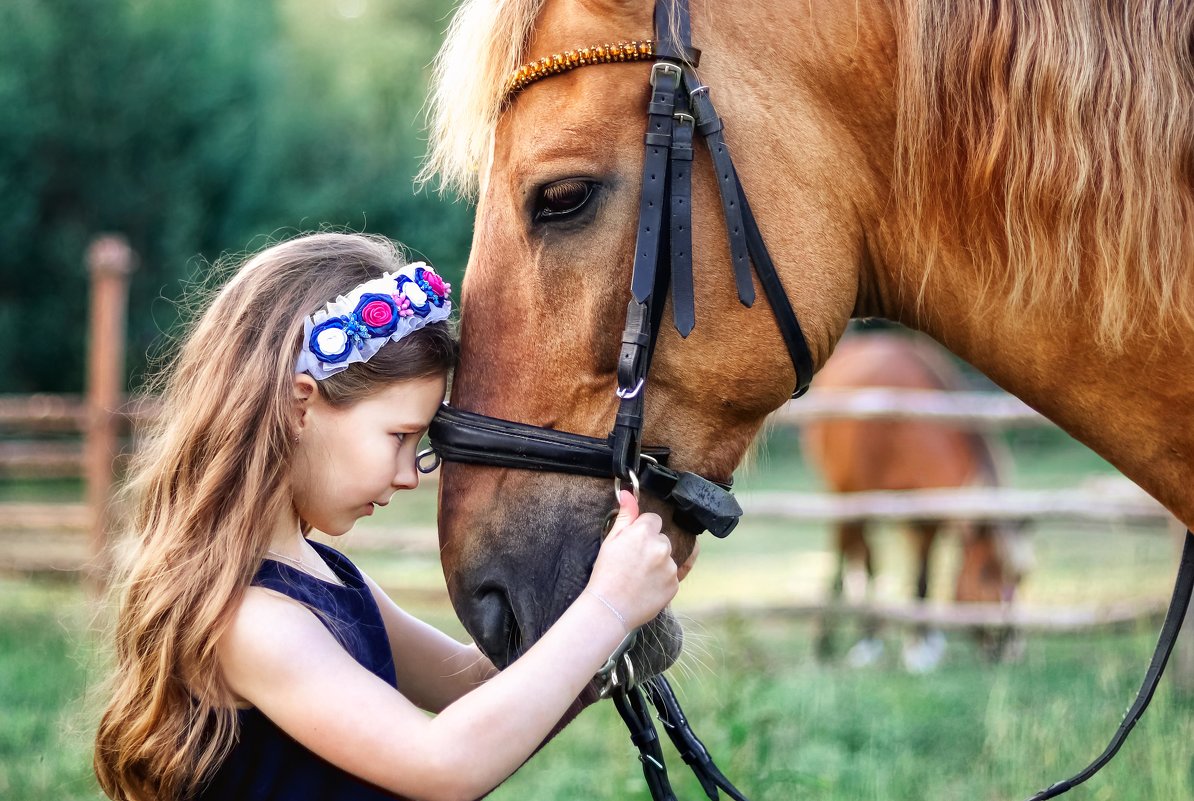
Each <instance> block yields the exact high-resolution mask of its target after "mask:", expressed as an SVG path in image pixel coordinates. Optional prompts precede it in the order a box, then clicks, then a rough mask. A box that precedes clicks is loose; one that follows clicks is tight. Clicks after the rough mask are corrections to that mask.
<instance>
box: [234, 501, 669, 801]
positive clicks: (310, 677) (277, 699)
mask: <svg viewBox="0 0 1194 801" xmlns="http://www.w3.org/2000/svg"><path fill="white" fill-rule="evenodd" d="M623 511H624V512H627V511H636V509H634V508H633V504H632V502H631V503H627V504H626V505H625V506H624V507H623ZM629 516H632V515H628V517H629ZM659 527H660V521H659V518H658V517H656V516H654V515H643V516H642V517H641V518H639V519H638V520H637V521H635V522H634V523H632V524H629V525H628V526H625V527H623V528H620V529H618V530H616V531H615V532H614V533H611V534H610V536H609V537H607V538H606V541H605V543H604V544H603V546H602V549H601V553H600V554H599V556H598V560H597V565H596V566H595V567H594V571H593V577H592V578H591V579H590V582H589V588H590V589H592V590H594V591H596V592H598V593H601V594H602V595H603V596H604V597H605V598H606V599H607V600H609V601H610V602H612V603H614V604H615V605H616V607H617V608H618V609H619V610H620V611H621V612H622V613H623V615H624V616H625V617H626V618H627V621H628V623H629V625H631V626H639V625H642V624H643V623H645V622H647V621H648V620H650V619H651V618H653V617H654V616H655V615H656V614H657V613H658V611H659V610H660V609H662V608H663V607H664V606H665V605H666V604H667V602H668V601H669V600H671V598H672V597H673V596H674V595H675V592H676V587H677V582H676V566H675V564H674V562H673V561H672V559H671V548H670V545H669V544H668V542H667V539H666V538H664V537H663V536H662V535H660V534H659V533H658V532H659ZM624 634H625V630H624V629H623V627H622V624H621V623H620V622H619V621H618V619H617V618H616V617H614V616H613V614H612V613H611V612H610V610H609V609H607V608H606V607H605V605H604V604H603V603H602V602H601V601H600V600H598V599H597V598H595V597H593V595H592V594H591V593H589V592H585V593H582V594H581V596H580V597H579V598H578V599H577V600H576V602H574V603H573V605H572V606H571V607H569V609H568V610H567V611H565V613H564V614H563V616H561V618H560V620H559V621H557V623H556V624H555V625H554V626H552V628H551V629H550V630H548V632H547V633H546V634H545V635H544V636H543V637H542V639H540V640H539V641H538V642H537V643H536V644H535V645H534V646H533V647H532V648H531V649H530V650H528V651H527V653H526V654H524V655H523V656H522V657H521V658H520V659H518V660H517V661H516V662H515V663H514V664H513V665H511V666H510V667H509V668H508V669H506V670H505V671H503V672H502V673H500V674H498V675H496V676H494V677H493V678H492V679H491V680H490V681H488V682H486V683H485V684H484V685H482V686H480V687H478V688H477V689H476V690H474V691H473V692H470V693H468V694H467V695H465V696H464V697H462V698H461V699H460V700H458V701H456V702H455V703H452V704H450V705H448V706H447V708H445V709H444V711H443V712H442V713H441V714H440V715H439V716H438V717H436V718H428V717H427V716H426V715H425V714H424V713H423V712H421V711H419V710H418V709H417V708H416V707H415V706H414V704H412V703H411V702H410V701H409V700H407V699H406V698H405V697H403V696H402V695H401V694H400V693H398V692H395V691H394V689H393V688H391V687H389V686H388V685H387V684H386V683H385V682H384V681H382V680H381V679H379V678H377V677H376V676H374V675H373V674H372V673H370V672H369V671H367V670H365V669H364V668H363V667H361V666H360V665H359V664H358V663H357V662H356V661H355V660H354V659H353V658H352V657H351V656H350V655H349V654H348V653H347V652H346V651H345V650H344V649H343V648H342V647H341V646H340V645H339V643H338V642H337V641H336V640H335V638H334V637H333V636H332V635H331V634H330V633H329V632H328V630H327V629H326V628H325V627H324V625H323V624H322V623H321V622H320V621H319V620H318V619H317V618H316V617H315V615H314V614H313V613H312V612H310V611H309V610H307V609H306V608H305V607H303V606H301V605H299V604H298V603H296V602H294V601H292V600H290V599H287V598H284V597H282V596H278V595H275V594H273V593H271V592H269V591H267V590H262V589H259V588H253V589H251V590H250V591H249V592H248V593H247V594H246V597H245V599H244V601H243V602H242V604H241V606H240V608H239V609H238V611H237V612H236V614H235V616H234V618H233V621H232V624H231V626H230V627H229V629H228V631H227V632H226V633H225V634H224V635H223V637H221V639H220V642H219V644H218V648H219V654H220V661H221V666H222V668H223V670H224V673H225V678H226V679H227V681H228V684H229V686H230V687H231V689H232V690H233V692H234V693H236V694H237V695H238V696H239V697H240V698H241V699H243V700H245V701H247V702H249V703H251V704H253V705H254V706H256V707H257V708H258V709H260V710H261V711H262V713H264V714H265V715H266V716H267V717H269V718H270V719H271V720H273V721H274V723H276V724H277V725H278V726H279V727H280V728H281V729H282V730H283V731H285V732H287V733H288V734H290V735H291V736H292V737H294V738H295V739H296V740H298V741H299V742H300V743H302V744H303V745H304V746H306V747H307V748H309V749H310V750H311V751H313V752H315V753H316V754H318V755H319V756H321V757H323V758H324V759H327V760H328V761H329V762H331V763H333V764H335V765H337V766H339V767H341V768H342V769H344V770H346V771H348V772H349V773H352V774H354V775H356V776H359V777H361V778H362V779H364V780H366V781H368V782H372V783H373V784H376V785H379V786H381V787H384V788H385V789H387V790H389V791H391V792H394V793H397V794H400V795H404V796H407V797H409V798H413V799H427V800H428V801H438V800H440V799H443V800H444V801H466V800H467V799H473V798H477V797H479V796H481V795H483V794H484V793H486V792H488V791H489V790H491V789H492V788H494V787H496V786H497V785H498V784H499V783H500V782H501V781H502V780H503V779H505V778H506V777H507V776H508V775H509V774H510V773H512V772H513V771H514V770H515V769H516V768H517V767H518V766H519V765H520V764H522V762H523V761H524V760H525V759H526V758H527V757H528V756H529V755H530V754H531V753H532V751H533V750H534V749H535V748H536V747H537V746H538V745H539V744H540V743H541V742H542V741H543V739H544V738H545V737H546V736H547V735H548V733H549V732H550V731H551V729H552V726H553V725H554V724H555V723H556V721H558V720H559V719H560V718H561V717H562V716H563V715H564V713H565V711H566V710H567V709H568V707H569V705H570V704H571V703H572V701H573V700H574V699H575V698H576V697H577V696H578V695H580V693H581V691H582V690H583V689H584V687H585V686H586V685H587V684H588V683H589V681H591V680H592V678H593V675H594V674H595V673H596V671H597V669H598V668H599V667H600V666H601V665H602V663H604V661H605V660H606V658H607V657H608V656H609V654H610V652H611V651H612V650H613V649H614V648H615V647H616V646H617V644H618V643H619V642H620V641H621V639H622V637H623V636H624Z"/></svg>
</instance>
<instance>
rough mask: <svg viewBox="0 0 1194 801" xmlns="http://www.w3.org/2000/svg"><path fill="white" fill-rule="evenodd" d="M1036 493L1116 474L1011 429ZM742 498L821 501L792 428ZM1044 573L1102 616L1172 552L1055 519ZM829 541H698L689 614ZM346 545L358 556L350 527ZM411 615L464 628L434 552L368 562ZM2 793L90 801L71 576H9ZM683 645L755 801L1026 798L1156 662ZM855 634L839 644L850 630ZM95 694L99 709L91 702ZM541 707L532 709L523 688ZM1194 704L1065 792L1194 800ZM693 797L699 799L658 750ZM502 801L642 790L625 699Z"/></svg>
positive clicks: (892, 546)
mask: <svg viewBox="0 0 1194 801" xmlns="http://www.w3.org/2000/svg"><path fill="white" fill-rule="evenodd" d="M1010 439H1011V444H1012V446H1013V449H1014V451H1015V452H1016V457H1017V463H1018V464H1019V465H1020V470H1019V477H1018V482H1019V483H1021V484H1023V485H1026V486H1066V485H1069V484H1073V483H1076V482H1077V481H1078V480H1079V474H1084V475H1089V474H1090V473H1092V472H1093V473H1104V472H1108V471H1109V468H1108V467H1107V466H1106V465H1105V463H1102V462H1101V460H1099V459H1097V457H1094V456H1093V455H1092V454H1090V453H1089V452H1088V451H1085V449H1082V448H1080V447H1078V446H1076V445H1075V444H1073V443H1072V440H1068V439H1067V438H1064V437H1061V436H1059V435H1056V434H1050V435H1048V436H1030V435H1028V434H1027V433H1021V434H1019V435H1013V436H1012V437H1011V438H1010ZM739 484H740V487H741V488H742V489H743V490H744V491H750V490H752V489H782V488H799V489H810V488H812V487H815V486H816V482H815V479H814V478H813V477H812V476H811V474H810V473H809V471H808V469H807V467H805V466H804V464H803V462H802V461H801V460H800V458H799V454H798V451H797V449H796V445H795V442H794V440H793V439H792V437H791V435H790V433H786V432H782V431H777V432H774V433H773V434H772V437H771V439H770V441H769V443H768V444H766V445H764V446H763V447H762V448H761V449H760V451H759V453H758V454H756V456H755V458H754V463H753V466H751V467H748V468H747V469H746V470H744V471H742V474H741V475H740V481H739ZM77 492H78V487H77V485H74V486H72V485H70V484H69V483H63V482H38V483H32V484H24V485H20V486H13V485H7V486H0V497H2V498H6V499H34V498H36V499H39V500H52V499H62V500H68V499H71V498H72V497H75V495H77ZM397 500H398V503H395V504H392V505H391V506H390V507H389V508H387V509H385V510H384V511H382V512H381V513H379V514H378V515H377V516H376V517H375V518H372V519H371V520H370V521H369V525H371V526H381V527H398V526H403V525H417V526H422V527H429V526H432V525H433V524H434V506H435V498H434V494H433V493H431V492H426V491H424V492H418V493H411V494H409V495H404V496H403V497H401V498H399V499H397ZM1038 533H1039V536H1038V537H1037V538H1036V549H1037V561H1038V568H1037V571H1036V572H1035V573H1034V574H1033V575H1032V576H1031V577H1030V578H1029V580H1028V582H1027V584H1026V585H1025V586H1024V588H1023V598H1024V599H1025V600H1026V601H1027V602H1030V603H1035V604H1069V603H1074V604H1078V603H1081V604H1090V603H1096V602H1104V601H1111V600H1118V599H1126V598H1134V597H1149V598H1156V597H1161V596H1164V595H1166V594H1167V593H1168V589H1169V586H1170V584H1171V581H1172V572H1173V569H1174V566H1175V564H1176V559H1175V554H1174V552H1173V544H1172V542H1171V540H1170V539H1169V538H1168V537H1165V536H1163V535H1157V534H1155V533H1152V534H1148V533H1135V532H1132V531H1129V530H1127V529H1122V530H1115V529H1100V528H1091V527H1085V528H1082V527H1070V526H1065V525H1060V524H1051V525H1049V526H1048V527H1044V528H1041V529H1039V530H1038ZM827 543H828V537H827V532H826V529H825V528H824V527H822V526H813V525H788V524H784V523H781V522H777V521H756V520H747V521H744V523H743V525H742V526H741V527H740V529H739V530H738V531H736V532H735V533H734V535H733V536H731V537H730V538H729V539H727V540H724V541H717V540H712V539H709V540H706V541H705V542H704V543H703V550H702V555H701V559H700V563H699V564H698V566H697V569H696V570H695V571H694V572H693V574H692V575H691V576H690V578H689V579H688V580H687V581H686V582H685V584H684V586H683V588H682V590H681V594H680V596H679V598H678V599H677V602H676V609H677V610H678V611H679V612H680V613H681V614H686V613H687V614H691V613H692V612H693V610H695V609H697V608H698V607H702V606H705V605H707V604H709V603H718V604H722V605H723V606H728V607H730V608H731V609H732V608H733V607H735V606H739V605H741V606H749V605H750V604H753V603H758V602H764V603H780V602H784V601H809V600H813V599H816V598H818V597H819V596H820V595H821V594H822V592H823V588H824V586H825V582H826V581H827V578H828V574H829V569H830V567H831V565H832V553H831V552H830V550H829V548H828V545H827ZM875 544H876V548H877V553H878V560H879V565H880V571H881V577H880V583H879V588H878V593H879V597H880V598H889V599H903V598H907V597H908V591H907V588H908V586H909V577H910V575H911V565H910V564H909V560H908V553H907V549H906V548H904V547H903V544H902V541H901V538H900V536H899V535H898V533H897V532H896V530H895V529H894V528H884V529H882V530H881V533H880V535H879V536H877V537H876V538H875ZM341 545H342V546H343V547H345V549H346V550H348V551H349V552H350V553H353V552H354V548H353V542H352V535H349V537H348V538H346V539H345V540H344V541H343V542H342V543H341ZM954 545H955V544H954V543H951V542H950V541H946V542H945V543H944V546H945V547H943V548H941V549H940V552H939V554H938V557H937V564H936V567H937V569H936V573H935V579H934V582H933V586H932V591H931V594H932V596H933V597H935V598H937V599H945V598H947V597H948V595H949V584H950V579H951V576H952V573H953V569H952V566H953V563H954V561H955V560H956V554H955V548H954ZM355 556H356V558H357V559H358V560H359V562H360V563H361V564H362V566H363V567H364V568H365V570H366V571H368V572H369V573H370V574H371V575H373V576H374V577H375V578H377V579H378V580H379V581H381V583H382V584H383V585H384V586H386V587H387V588H388V589H390V590H391V591H392V592H393V594H394V595H395V597H396V598H397V599H398V600H399V602H400V603H403V604H404V605H405V606H407V607H408V608H410V609H411V611H413V612H415V613H416V614H419V615H420V616H422V617H424V618H426V619H428V620H429V621H430V622H432V623H433V624H435V625H437V626H440V627H441V628H443V629H444V630H446V631H448V632H450V633H452V634H454V635H456V636H461V637H463V636H464V635H463V632H462V631H461V628H460V625H459V623H458V622H457V621H456V619H455V617H454V616H453V615H452V612H451V609H450V607H449V606H448V605H447V604H446V603H445V599H446V594H445V593H444V590H443V575H442V572H441V570H440V566H439V562H438V560H437V558H436V556H435V554H434V553H424V554H419V553H414V554H412V553H407V554H401V553H385V552H381V553H379V552H376V551H361V552H360V553H356V554H355ZM0 610H3V613H2V614H0V799H14V800H15V801H50V799H53V801H74V800H75V799H96V798H98V797H99V794H98V791H97V789H96V787H95V784H94V780H93V779H92V778H91V776H90V767H89V766H90V750H89V749H90V743H89V740H90V737H91V733H92V731H93V730H94V722H95V712H94V707H95V703H94V701H95V698H96V695H97V687H98V685H99V682H100V681H101V678H102V673H101V671H98V670H96V669H95V667H94V666H95V664H96V662H97V660H96V657H95V655H94V654H95V647H96V638H95V635H94V627H93V625H92V622H91V618H92V616H93V615H92V611H91V610H90V608H89V606H88V603H87V601H86V599H85V596H84V595H83V593H82V591H81V590H80V589H79V588H78V587H76V586H74V585H71V584H63V583H61V582H57V583H50V582H44V581H36V580H28V579H0ZM686 630H687V632H688V634H687V636H688V640H689V642H688V647H687V649H686V651H687V655H686V657H685V658H684V660H683V662H682V664H681V666H680V667H678V668H677V669H676V670H673V673H674V674H675V676H674V678H673V685H674V686H675V687H676V689H677V691H678V693H679V694H680V697H681V701H682V702H683V703H684V706H685V710H686V712H687V713H688V715H689V718H690V720H691V721H692V723H693V725H694V728H695V729H696V731H697V733H698V735H699V736H701V738H702V739H703V740H704V741H705V743H706V745H708V746H709V749H710V751H711V752H712V753H713V755H714V757H715V758H716V759H717V760H718V762H719V764H720V765H721V767H722V768H723V769H724V770H725V772H726V773H727V775H728V776H730V778H731V779H732V780H734V781H735V782H736V783H737V784H738V785H739V786H740V787H741V788H742V789H743V790H744V791H746V793H747V794H748V796H749V797H750V798H752V799H753V801H767V799H777V800H778V799H783V800H784V801H787V799H797V798H799V799H810V800H816V801H821V800H824V801H831V800H832V801H838V800H840V801H867V800H869V799H876V801H879V800H880V799H881V800H882V801H904V800H905V799H906V800H907V801H913V799H915V800H916V801H929V800H931V799H942V800H943V801H945V800H947V799H948V801H955V800H956V799H965V800H966V801H970V799H974V801H987V800H988V799H991V800H992V801H994V799H1011V800H1012V801H1017V800H1018V799H1021V798H1025V797H1027V796H1028V795H1030V794H1031V792H1033V791H1035V790H1036V789H1038V788H1039V787H1042V786H1044V785H1046V784H1048V783H1050V782H1052V781H1055V780H1057V779H1059V778H1063V777H1065V776H1068V775H1069V774H1070V773H1072V772H1074V771H1076V770H1077V769H1079V768H1081V767H1083V766H1084V765H1085V764H1086V763H1087V762H1088V761H1089V760H1090V759H1091V758H1093V757H1094V756H1095V754H1097V753H1098V752H1099V751H1100V750H1101V749H1102V747H1103V746H1104V745H1105V744H1106V741H1107V738H1108V737H1109V736H1110V734H1111V732H1112V731H1113V730H1114V728H1115V726H1116V725H1117V724H1118V722H1119V719H1120V716H1121V715H1122V713H1123V710H1124V709H1125V708H1126V705H1127V704H1128V702H1129V700H1130V699H1131V697H1132V695H1133V693H1134V692H1135V690H1136V687H1137V686H1138V684H1139V681H1140V677H1141V674H1142V673H1143V670H1144V667H1145V665H1146V664H1147V659H1148V656H1149V654H1150V653H1151V649H1152V644H1153V640H1154V637H1155V632H1154V631H1153V630H1152V629H1151V627H1147V628H1145V629H1141V630H1134V631H1130V632H1120V633H1116V634H1101V635H1097V636H1092V635H1086V636H1081V637H1079V636H1054V637H1042V636H1037V637H1032V638H1030V639H1029V641H1028V645H1027V649H1026V652H1025V655H1024V658H1023V659H1022V660H1021V661H1019V662H1018V663H1016V664H1012V665H1002V666H991V665H988V664H986V663H985V662H983V661H982V660H981V659H980V657H979V656H978V652H977V650H976V649H974V648H973V647H971V645H970V644H969V642H968V641H967V639H966V638H965V637H963V636H961V635H953V636H951V638H950V650H949V652H948V655H947V659H946V662H945V663H944V665H943V666H942V667H941V669H940V670H938V671H937V672H936V673H934V674H932V675H930V676H927V677H917V676H912V675H908V674H906V673H904V672H903V671H902V670H901V669H900V668H899V666H898V661H899V660H898V654H899V649H900V634H899V633H898V632H897V631H894V630H893V631H888V632H887V633H886V635H885V637H886V638H887V640H888V646H889V647H888V649H887V653H886V655H885V657H884V659H883V660H882V661H881V662H880V664H879V665H878V666H876V667H875V668H872V669H867V670H850V669H847V668H845V667H842V666H837V665H824V664H820V663H818V662H816V661H815V660H814V659H813V658H812V633H811V626H810V625H809V624H808V623H807V622H804V621H796V620H784V619H776V618H768V619H749V618H748V617H746V616H743V615H739V616H734V615H733V614H732V613H731V615H730V616H728V617H724V618H721V619H719V622H716V623H713V622H706V623H704V624H702V623H701V622H700V621H689V622H688V623H687V624H686ZM842 639H843V641H844V640H845V639H846V638H845V637H843V638H842ZM89 698H90V699H92V700H90V701H89V700H88V699H89ZM526 702H527V703H528V704H533V703H534V699H533V698H528V699H527V701H526ZM1192 740H1194V699H1192V698H1191V697H1188V696H1187V697H1182V696H1179V695H1178V694H1177V693H1176V691H1174V690H1173V689H1172V688H1171V687H1169V686H1168V684H1163V686H1162V689H1161V691H1160V692H1159V693H1158V695H1157V697H1156V699H1155V700H1154V703H1153V707H1152V708H1151V709H1150V711H1149V713H1148V715H1146V716H1145V718H1144V721H1143V723H1142V724H1141V727H1140V728H1139V729H1138V731H1137V732H1136V734H1135V735H1133V737H1132V739H1131V740H1130V741H1129V743H1128V745H1127V746H1126V747H1125V749H1124V751H1123V752H1122V753H1121V755H1120V756H1119V757H1118V758H1117V759H1116V761H1115V762H1113V763H1112V766H1111V767H1110V768H1108V769H1107V770H1106V771H1105V772H1104V773H1103V774H1101V775H1100V777H1099V778H1097V779H1096V780H1094V781H1093V782H1091V784H1090V785H1089V786H1088V787H1087V788H1083V789H1081V790H1078V791H1075V792H1074V794H1073V796H1072V797H1073V798H1075V799H1076V801H1077V800H1078V799H1087V800H1088V801H1109V800H1110V799H1115V801H1137V799H1138V800H1139V801H1146V799H1147V800H1148V801H1153V800H1154V799H1165V800H1166V801H1169V799H1186V798H1192V797H1194V771H1192V762H1191V759H1190V757H1189V755H1188V748H1187V745H1188V743H1189V742H1191V741H1192ZM665 751H666V753H668V754H669V755H670V757H669V767H670V769H671V772H672V775H673V778H674V779H675V783H676V786H677V791H678V795H679V797H680V798H681V799H697V798H701V797H703V796H702V794H701V792H700V790H699V788H698V787H697V786H696V784H695V782H694V781H693V780H692V779H691V778H690V777H689V776H688V775H687V772H686V769H685V768H684V766H683V764H682V763H681V762H680V760H679V759H678V757H677V756H676V755H675V754H674V752H672V751H671V750H670V746H668V747H665ZM490 798H492V799H495V801H516V799H517V800H519V801H521V799H535V800H536V801H565V800H568V801H571V800H572V799H580V798H584V799H594V800H595V801H602V800H603V799H610V800H611V801H612V799H630V800H631V801H634V800H635V799H644V800H645V799H647V798H648V795H647V792H646V790H645V788H644V786H643V782H642V778H641V773H640V769H639V765H638V762H637V760H636V758H635V751H634V749H633V748H632V747H631V746H630V744H629V742H628V740H627V738H626V734H625V731H624V729H623V728H622V725H621V722H620V720H619V719H618V717H617V715H616V713H615V711H614V710H613V708H612V706H611V705H609V704H600V705H598V706H596V707H593V708H591V709H589V710H588V711H586V712H585V714H584V715H582V716H581V718H580V719H578V720H577V721H576V722H575V723H574V724H573V725H571V726H570V727H569V728H568V729H567V730H566V731H565V732H564V733H563V734H562V735H561V736H560V737H558V738H557V739H556V740H555V741H554V742H552V743H551V744H549V745H548V746H547V747H546V748H545V749H544V750H543V751H542V752H541V753H540V754H539V755H538V756H536V757H535V758H534V759H533V760H532V761H531V762H530V763H529V764H528V765H526V766H525V767H524V768H523V769H522V770H521V771H519V772H518V773H517V774H516V775H515V776H514V777H513V778H512V779H511V780H510V781H509V782H507V783H506V784H505V785H504V786H503V787H501V788H499V789H498V790H497V791H496V792H495V793H493V794H492V795H491V796H490Z"/></svg>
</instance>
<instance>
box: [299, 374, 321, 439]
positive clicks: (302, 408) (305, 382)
mask: <svg viewBox="0 0 1194 801" xmlns="http://www.w3.org/2000/svg"><path fill="white" fill-rule="evenodd" d="M318 397H319V383H318V382H317V381H316V380H315V379H314V378H312V377H311V376H309V375H307V374H306V373H299V374H297V375H296V376H295V377H294V411H295V420H296V423H297V425H298V430H299V431H302V430H303V429H304V428H306V426H307V423H308V422H310V418H309V415H310V411H311V404H312V403H313V402H314V401H315V400H316V399H317V398H318Z"/></svg>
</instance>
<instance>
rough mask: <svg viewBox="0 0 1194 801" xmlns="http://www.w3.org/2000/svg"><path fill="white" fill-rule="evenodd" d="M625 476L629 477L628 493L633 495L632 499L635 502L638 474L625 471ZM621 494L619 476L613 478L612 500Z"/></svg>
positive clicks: (636, 498)
mask: <svg viewBox="0 0 1194 801" xmlns="http://www.w3.org/2000/svg"><path fill="white" fill-rule="evenodd" d="M626 474H627V475H628V476H629V477H630V491H631V492H632V493H634V499H635V500H636V501H637V500H638V490H639V483H638V473H636V472H634V471H633V470H627V471H626ZM621 492H622V479H621V477H620V476H614V498H615V499H616V498H617V497H618V495H619V494H620V493H621Z"/></svg>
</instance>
